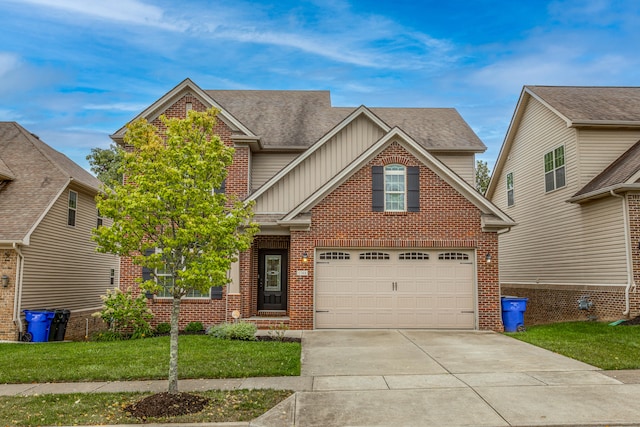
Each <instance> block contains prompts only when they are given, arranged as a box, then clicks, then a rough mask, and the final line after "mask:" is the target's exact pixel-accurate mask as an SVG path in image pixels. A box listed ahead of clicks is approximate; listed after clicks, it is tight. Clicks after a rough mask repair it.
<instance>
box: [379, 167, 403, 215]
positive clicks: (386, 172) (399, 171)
mask: <svg viewBox="0 0 640 427" xmlns="http://www.w3.org/2000/svg"><path fill="white" fill-rule="evenodd" d="M390 167H398V168H402V169H396V170H389V169H388V168H390ZM395 175H402V176H403V178H404V191H388V190H387V176H395ZM383 177H384V179H383V185H384V187H383V190H384V211H385V212H406V211H407V167H406V166H405V165H401V164H398V163H392V164H388V165H385V166H384V169H383ZM388 194H402V196H403V200H402V206H403V209H389V208H387V195H388Z"/></svg>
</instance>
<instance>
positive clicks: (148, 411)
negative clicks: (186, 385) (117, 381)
mask: <svg viewBox="0 0 640 427" xmlns="http://www.w3.org/2000/svg"><path fill="white" fill-rule="evenodd" d="M209 402H210V399H207V398H206V397H201V396H196V395H193V394H189V393H174V394H169V393H166V392H165V393H158V394H153V395H151V396H149V397H145V398H144V399H142V400H140V401H138V402H136V403H134V404H132V405H129V406H127V407H126V408H124V410H125V412H128V413H130V414H131V415H132V416H134V417H136V418H140V419H142V420H146V419H147V418H152V417H154V418H156V417H176V416H178V415H186V414H193V413H196V412H200V411H202V410H203V409H204V408H205V407H206V406H207V405H208V404H209Z"/></svg>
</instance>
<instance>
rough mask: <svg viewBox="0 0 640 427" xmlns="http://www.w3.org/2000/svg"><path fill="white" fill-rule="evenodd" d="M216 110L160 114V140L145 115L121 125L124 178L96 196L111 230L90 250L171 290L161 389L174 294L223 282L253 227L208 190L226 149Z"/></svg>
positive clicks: (227, 159) (240, 207) (215, 183)
mask: <svg viewBox="0 0 640 427" xmlns="http://www.w3.org/2000/svg"><path fill="white" fill-rule="evenodd" d="M216 114H217V111H216V110H215V109H211V110H208V111H206V112H202V113H200V112H195V111H189V113H188V116H187V118H185V119H167V118H166V117H161V120H162V123H163V124H164V126H165V127H166V130H165V131H164V132H163V133H164V135H165V137H162V136H161V135H160V132H159V130H158V129H157V128H156V127H155V126H153V125H152V124H150V123H148V122H147V121H146V120H137V121H135V122H132V123H131V124H129V125H128V127H127V133H126V135H125V138H124V142H125V144H126V145H127V146H130V147H131V150H129V151H127V152H124V153H123V156H122V167H121V172H123V173H124V174H125V177H126V180H125V182H124V183H119V184H115V185H113V187H112V188H106V190H105V194H104V195H99V196H98V197H97V205H98V209H100V212H101V213H102V214H103V215H104V216H105V217H108V218H112V219H113V225H112V226H111V227H99V228H97V229H96V230H95V234H94V240H95V241H96V242H97V243H98V250H99V251H101V252H110V253H115V254H118V255H120V256H127V257H131V259H132V261H133V263H134V264H136V265H140V266H143V267H145V268H147V269H149V270H150V271H151V280H146V281H144V282H142V283H141V284H140V288H141V289H142V290H146V291H151V292H157V291H159V290H160V289H161V284H163V285H164V287H165V289H166V291H167V292H168V293H170V294H171V297H172V300H173V305H172V310H171V338H170V340H171V346H170V357H169V361H170V363H169V393H177V392H178V319H179V316H180V302H181V300H182V298H183V297H184V296H185V295H187V294H188V293H189V292H191V291H194V290H195V291H199V292H202V293H207V292H208V291H209V289H210V287H212V286H223V285H225V284H226V283H227V282H228V278H227V271H228V270H229V268H230V267H231V263H232V262H233V261H236V260H237V257H238V253H239V252H240V251H244V250H246V249H248V248H249V247H250V245H251V241H252V239H253V235H254V234H255V233H256V232H257V225H256V224H255V223H253V222H252V221H251V219H252V216H253V212H252V205H251V204H247V203H244V202H242V201H240V200H238V199H237V198H235V197H233V196H231V195H226V194H219V193H218V192H216V191H214V189H216V188H220V187H221V185H222V183H223V181H224V179H225V177H226V174H227V172H226V170H227V167H228V166H229V165H230V164H231V162H232V160H233V152H234V150H233V148H230V147H226V146H225V145H224V144H223V142H222V141H221V140H220V138H219V137H218V136H217V135H215V134H214V125H215V122H216ZM159 271H161V272H162V281H159V280H158V276H157V275H156V272H159ZM167 278H168V280H167Z"/></svg>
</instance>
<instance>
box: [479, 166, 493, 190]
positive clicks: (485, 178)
mask: <svg viewBox="0 0 640 427" xmlns="http://www.w3.org/2000/svg"><path fill="white" fill-rule="evenodd" d="M490 180H491V172H490V171H489V165H488V164H487V162H485V161H484V160H476V190H478V191H479V192H480V194H484V193H486V192H487V187H488V186H489V181H490Z"/></svg>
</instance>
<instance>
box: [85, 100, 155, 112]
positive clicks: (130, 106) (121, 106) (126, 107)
mask: <svg viewBox="0 0 640 427" xmlns="http://www.w3.org/2000/svg"><path fill="white" fill-rule="evenodd" d="M146 107H148V105H147V104H140V103H137V104H134V103H126V102H114V103H112V104H87V105H85V106H84V107H83V108H84V109H85V110H104V111H135V112H140V111H142V110H144V109H145V108H146Z"/></svg>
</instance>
